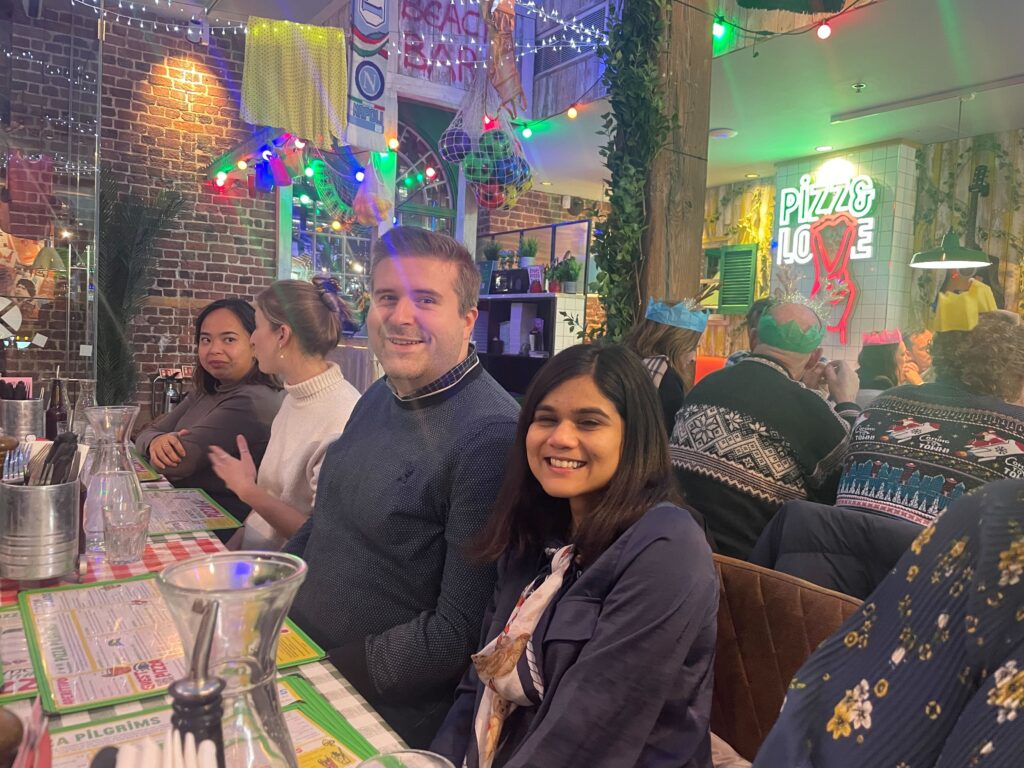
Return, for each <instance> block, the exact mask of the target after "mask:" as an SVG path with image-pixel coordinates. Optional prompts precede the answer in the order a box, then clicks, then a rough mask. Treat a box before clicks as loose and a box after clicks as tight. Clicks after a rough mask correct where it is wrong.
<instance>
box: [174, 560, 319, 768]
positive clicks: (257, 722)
mask: <svg viewBox="0 0 1024 768" xmlns="http://www.w3.org/2000/svg"><path fill="white" fill-rule="evenodd" d="M305 578H306V564H305V563H304V562H303V561H302V560H301V559H300V558H298V557H295V556H293V555H286V554H282V553H278V552H225V553H221V554H217V555H209V556H205V557H196V558H193V559H191V560H186V561H184V562H181V563H172V564H170V565H168V566H167V567H166V568H164V569H163V570H162V571H161V572H160V575H159V576H158V577H157V584H158V586H159V587H160V592H161V594H163V596H164V600H165V601H166V603H167V607H168V608H169V609H170V612H171V616H172V617H173V618H174V623H175V625H176V626H177V628H178V633H179V634H180V635H181V641H182V645H183V646H184V650H185V655H186V657H188V658H187V661H188V663H189V666H191V664H192V659H191V654H192V652H193V649H194V648H195V645H196V636H197V633H198V632H199V626H200V624H201V622H202V620H203V616H204V615H205V614H206V613H207V606H208V605H209V604H210V603H216V604H217V611H216V626H215V628H214V631H213V641H212V643H211V646H210V657H209V662H208V670H209V674H210V676H211V677H219V678H221V679H222V680H224V682H225V684H226V685H225V688H224V693H223V708H224V716H223V720H222V726H223V727H222V730H223V737H224V754H225V765H227V766H242V765H244V766H247V768H297V765H298V763H297V761H296V757H295V749H294V747H293V746H292V740H291V736H290V735H289V734H288V728H287V726H286V723H285V719H284V715H283V714H282V712H281V702H280V699H278V695H277V682H276V681H277V644H278V638H279V637H280V632H281V625H282V624H283V623H284V620H285V616H286V615H287V614H288V609H289V608H290V607H291V604H292V600H294V599H295V593H296V592H297V591H298V589H299V586H300V585H301V584H302V582H303V580H304V579H305Z"/></svg>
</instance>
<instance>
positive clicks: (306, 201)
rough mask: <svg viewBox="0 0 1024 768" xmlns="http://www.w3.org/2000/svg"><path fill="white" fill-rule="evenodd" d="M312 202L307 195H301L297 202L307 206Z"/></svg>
mask: <svg viewBox="0 0 1024 768" xmlns="http://www.w3.org/2000/svg"><path fill="white" fill-rule="evenodd" d="M312 201H313V198H311V197H310V196H309V195H306V194H303V195H300V196H299V202H300V203H302V204H303V205H309V204H310V203H311V202H312Z"/></svg>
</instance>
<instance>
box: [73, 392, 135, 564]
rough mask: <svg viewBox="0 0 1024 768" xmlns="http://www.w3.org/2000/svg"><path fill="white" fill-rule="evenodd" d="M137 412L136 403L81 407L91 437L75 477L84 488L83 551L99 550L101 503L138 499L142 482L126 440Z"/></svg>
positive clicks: (124, 502)
mask: <svg viewBox="0 0 1024 768" xmlns="http://www.w3.org/2000/svg"><path fill="white" fill-rule="evenodd" d="M138 415H139V406H137V405H117V406H107V405H102V406H95V407H93V408H86V409H85V417H86V418H87V419H88V420H89V427H90V428H91V429H92V438H91V443H90V445H89V452H88V454H86V457H85V462H84V464H83V465H82V472H81V474H80V476H79V477H80V479H81V481H82V488H83V489H84V491H85V507H84V509H83V511H82V529H83V530H84V531H85V550H86V552H87V553H92V554H96V553H101V552H103V507H105V506H111V505H118V506H121V505H125V504H133V503H134V504H138V503H140V502H141V501H142V485H141V484H140V483H139V477H138V475H136V474H135V464H134V463H133V462H132V457H131V447H130V443H129V442H128V437H129V436H130V435H131V433H132V426H133V425H134V424H135V419H136V417H137V416H138Z"/></svg>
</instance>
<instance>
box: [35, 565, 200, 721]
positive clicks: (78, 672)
mask: <svg viewBox="0 0 1024 768" xmlns="http://www.w3.org/2000/svg"><path fill="white" fill-rule="evenodd" d="M18 599H19V602H20V604H21V615H22V620H23V621H24V624H25V633H26V635H27V637H28V641H29V651H30V653H31V655H32V662H33V667H34V669H35V673H36V683H37V685H38V686H39V693H40V696H41V697H42V701H43V708H44V709H45V710H46V711H47V712H78V711H81V710H84V709H92V708H95V707H102V706H108V705H111V704H118V703H121V702H124V701H133V700H135V699H141V698H145V697H147V696H154V695H156V694H159V693H162V692H163V691H164V690H166V688H167V686H169V685H170V684H171V683H172V682H174V681H175V680H177V679H178V678H180V677H184V676H185V672H186V668H185V656H184V653H183V652H182V647H181V640H180V639H179V638H178V633H177V632H176V631H175V629H174V622H173V621H172V619H171V615H170V612H169V611H168V610H167V606H166V604H165V603H164V601H163V598H162V597H161V596H160V593H159V592H158V591H157V586H156V580H155V579H154V578H153V576H152V575H151V574H148V575H146V576H140V577H135V578H132V579H124V580H122V581H108V582H98V583H96V584H87V585H82V586H77V585H76V586H68V587H57V588H54V589H42V590H30V591H27V592H22V593H21V595H20V596H19V598H18Z"/></svg>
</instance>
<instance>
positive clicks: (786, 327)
mask: <svg viewBox="0 0 1024 768" xmlns="http://www.w3.org/2000/svg"><path fill="white" fill-rule="evenodd" d="M757 337H758V339H760V340H761V341H762V342H764V343H765V344H767V345H769V346H771V347H775V348H776V349H782V350H785V351H786V352H799V353H801V354H807V353H808V352H813V351H814V350H816V349H817V348H818V347H819V346H820V345H821V340H822V339H824V338H825V326H824V325H823V324H821V323H819V324H818V325H816V326H814V327H813V328H808V329H807V330H806V331H803V330H800V326H799V325H797V323H796V321H795V320H790V321H788V322H786V323H783V324H782V325H779V324H778V323H777V322H776V321H775V318H774V317H772V316H771V313H769V312H765V313H764V314H763V315H761V320H760V322H758V324H757Z"/></svg>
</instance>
